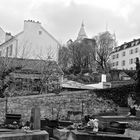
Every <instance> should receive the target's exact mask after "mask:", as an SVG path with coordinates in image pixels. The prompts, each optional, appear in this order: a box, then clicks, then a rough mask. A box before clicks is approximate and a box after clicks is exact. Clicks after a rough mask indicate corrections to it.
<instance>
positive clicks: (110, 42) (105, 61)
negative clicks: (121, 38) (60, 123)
mask: <svg viewBox="0 0 140 140" xmlns="http://www.w3.org/2000/svg"><path fill="white" fill-rule="evenodd" d="M95 40H96V44H97V48H96V55H94V58H95V60H96V62H97V65H98V68H99V70H101V71H102V72H105V73H106V72H108V71H109V69H110V62H109V58H110V54H111V52H112V50H113V48H114V47H116V40H115V38H114V35H112V34H111V33H109V32H108V31H106V32H103V33H99V34H98V35H97V36H95Z"/></svg>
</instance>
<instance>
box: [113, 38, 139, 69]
mask: <svg viewBox="0 0 140 140" xmlns="http://www.w3.org/2000/svg"><path fill="white" fill-rule="evenodd" d="M137 57H138V58H140V39H134V40H133V41H130V42H127V43H126V42H125V43H124V44H122V45H120V46H118V47H116V48H115V49H114V50H113V52H112V53H111V65H112V68H113V69H128V70H135V69H136V64H135V62H136V58H137Z"/></svg>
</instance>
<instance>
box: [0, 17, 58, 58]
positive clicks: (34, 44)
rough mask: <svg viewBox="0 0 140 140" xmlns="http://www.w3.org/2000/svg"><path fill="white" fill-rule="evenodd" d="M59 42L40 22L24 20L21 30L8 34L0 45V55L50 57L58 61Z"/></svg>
mask: <svg viewBox="0 0 140 140" xmlns="http://www.w3.org/2000/svg"><path fill="white" fill-rule="evenodd" d="M59 47H60V43H59V42H58V41H57V40H56V39H55V38H54V37H53V36H52V35H51V34H50V33H48V32H47V31H46V30H45V29H44V28H43V27H42V26H41V23H40V22H38V21H37V22H35V21H33V20H25V21H24V28H23V31H21V32H20V33H18V34H17V35H15V36H11V37H10V35H9V38H8V39H6V38H5V42H4V43H2V44H1V45H0V55H1V56H4V57H5V56H7V57H14V58H26V59H43V60H46V59H47V58H48V57H51V58H52V59H53V60H55V61H58V50H59Z"/></svg>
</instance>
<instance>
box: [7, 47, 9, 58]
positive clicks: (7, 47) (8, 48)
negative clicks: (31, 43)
mask: <svg viewBox="0 0 140 140" xmlns="http://www.w3.org/2000/svg"><path fill="white" fill-rule="evenodd" d="M8 53H9V47H7V48H6V57H8Z"/></svg>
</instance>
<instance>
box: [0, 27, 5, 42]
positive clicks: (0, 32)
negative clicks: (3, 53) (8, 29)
mask: <svg viewBox="0 0 140 140" xmlns="http://www.w3.org/2000/svg"><path fill="white" fill-rule="evenodd" d="M5 35H6V33H5V32H4V31H3V30H2V28H0V44H2V43H3V42H4V41H5Z"/></svg>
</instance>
